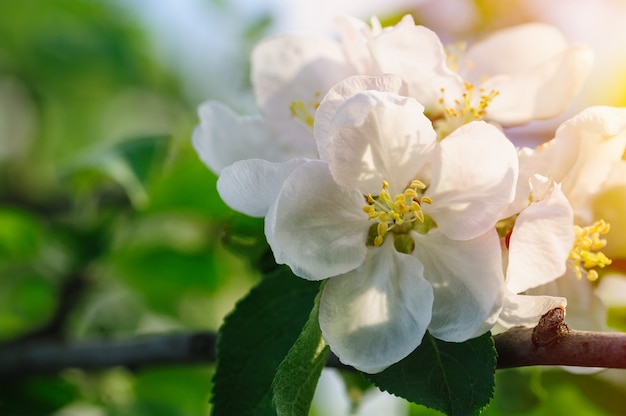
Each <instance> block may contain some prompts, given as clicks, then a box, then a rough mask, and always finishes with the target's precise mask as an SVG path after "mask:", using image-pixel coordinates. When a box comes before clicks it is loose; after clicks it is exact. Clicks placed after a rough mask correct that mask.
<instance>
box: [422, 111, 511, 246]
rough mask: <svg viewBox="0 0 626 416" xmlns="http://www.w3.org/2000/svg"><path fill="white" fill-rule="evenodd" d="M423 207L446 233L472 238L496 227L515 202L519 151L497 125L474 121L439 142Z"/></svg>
mask: <svg viewBox="0 0 626 416" xmlns="http://www.w3.org/2000/svg"><path fill="white" fill-rule="evenodd" d="M437 152H438V155H437V156H436V157H437V160H436V161H435V162H434V163H433V167H432V172H433V176H432V181H431V184H430V187H429V188H428V189H427V190H426V195H427V196H429V197H430V198H431V199H432V200H433V203H432V204H430V205H424V206H423V210H424V212H425V213H426V214H428V215H430V216H431V217H432V218H433V219H434V220H435V222H436V223H437V226H438V227H439V229H440V230H441V232H443V233H444V234H445V235H447V236H448V237H449V238H452V239H455V240H468V239H472V238H474V237H477V236H479V235H482V234H484V233H485V232H487V230H489V229H490V228H492V227H493V226H495V224H496V222H497V221H498V220H499V219H500V217H501V214H502V213H503V212H504V210H505V209H506V208H507V206H508V204H510V203H511V202H512V201H513V198H514V196H515V186H516V182H517V176H518V169H519V167H518V159H517V151H516V150H515V147H514V146H513V144H511V142H510V141H509V140H508V139H507V138H506V136H504V134H503V133H502V132H501V131H500V130H498V128H496V127H494V126H492V125H490V124H487V123H485V122H483V121H475V122H472V123H469V124H465V125H463V126H461V127H459V128H458V129H456V130H455V131H454V132H452V134H450V135H449V136H448V137H446V138H445V139H444V140H443V141H441V143H440V145H439V146H438V148H437Z"/></svg>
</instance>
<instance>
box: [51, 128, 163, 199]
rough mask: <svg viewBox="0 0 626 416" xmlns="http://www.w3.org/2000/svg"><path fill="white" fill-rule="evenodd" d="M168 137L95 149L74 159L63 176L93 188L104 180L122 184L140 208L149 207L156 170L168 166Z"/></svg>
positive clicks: (146, 138) (79, 184)
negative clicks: (150, 181)
mask: <svg viewBox="0 0 626 416" xmlns="http://www.w3.org/2000/svg"><path fill="white" fill-rule="evenodd" d="M168 142H169V137H168V136H148V137H140V138H135V139H131V140H126V141H123V142H120V143H116V144H114V145H112V146H109V147H105V148H101V147H97V148H94V149H91V151H90V152H88V153H85V154H83V155H81V156H80V157H78V158H77V159H76V160H74V161H73V162H72V163H71V164H70V165H68V166H67V167H66V168H65V170H64V171H63V172H62V174H61V176H62V177H66V178H70V179H71V180H72V181H73V182H74V184H75V185H77V186H80V187H83V188H90V187H93V186H94V184H95V183H97V182H100V181H102V178H103V177H104V178H106V179H107V180H112V181H114V182H116V183H117V184H118V185H120V186H121V187H122V188H123V189H124V191H126V194H127V195H128V198H130V200H131V202H132V203H133V205H134V206H135V207H136V208H145V207H146V206H147V204H148V192H147V185H148V182H149V180H150V178H151V175H152V173H153V171H154V170H155V169H157V168H159V169H160V168H162V166H163V165H164V163H165V157H166V153H167V152H166V150H167V145H168Z"/></svg>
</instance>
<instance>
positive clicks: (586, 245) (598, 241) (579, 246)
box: [569, 220, 611, 281]
mask: <svg viewBox="0 0 626 416" xmlns="http://www.w3.org/2000/svg"><path fill="white" fill-rule="evenodd" d="M610 228H611V227H610V225H609V224H608V223H606V222H605V221H604V220H600V221H596V222H594V223H593V224H592V225H590V226H588V227H579V226H577V225H575V226H574V233H575V237H576V238H575V240H574V246H573V247H572V251H571V252H570V254H569V260H570V261H571V267H572V269H573V270H574V273H576V277H577V278H578V279H579V280H580V279H582V277H583V276H585V277H586V278H587V279H588V280H590V281H594V280H596V279H597V278H598V272H597V271H596V270H593V268H600V269H601V268H604V267H606V266H608V265H609V264H611V259H609V258H608V257H607V256H606V255H605V254H604V253H602V252H601V251H599V250H601V249H602V248H603V247H604V246H605V245H606V240H605V239H602V238H600V236H601V235H604V234H606V233H608V232H609V230H610Z"/></svg>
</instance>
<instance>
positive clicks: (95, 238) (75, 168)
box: [0, 0, 626, 416]
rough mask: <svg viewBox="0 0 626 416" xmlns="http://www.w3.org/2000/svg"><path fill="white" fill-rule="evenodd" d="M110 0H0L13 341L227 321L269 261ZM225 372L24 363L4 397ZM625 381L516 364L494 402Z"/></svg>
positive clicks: (2, 267)
mask: <svg viewBox="0 0 626 416" xmlns="http://www.w3.org/2000/svg"><path fill="white" fill-rule="evenodd" d="M217 3H219V4H220V5H221V6H220V7H227V6H225V5H224V4H223V2H217ZM113 4H114V3H110V2H104V1H101V2H98V1H90V0H56V1H35V0H21V1H12V0H0V343H8V342H12V341H15V340H17V339H20V338H22V337H26V336H29V334H33V333H34V332H35V331H37V330H39V329H41V328H47V332H46V333H45V336H46V337H47V338H50V339H56V340H68V341H80V340H94V339H100V338H128V337H134V336H139V335H142V334H155V333H157V334H158V333H170V332H176V331H191V330H210V331H217V329H218V328H219V326H220V324H221V322H222V319H223V317H224V316H225V315H226V314H227V313H228V312H229V311H230V310H231V309H232V307H233V305H234V304H235V302H236V300H237V299H239V298H241V297H242V296H243V295H244V294H245V293H246V292H247V291H248V290H249V289H250V288H251V287H252V286H253V285H254V284H255V283H256V282H258V280H259V278H260V277H259V276H260V274H259V272H258V269H260V268H262V265H263V264H264V263H263V262H264V261H267V259H266V257H264V253H265V252H266V248H267V247H266V244H265V241H264V239H263V235H262V221H260V220H254V219H250V218H246V217H244V216H242V215H239V214H236V213H234V212H232V211H230V210H229V209H228V208H227V207H226V206H225V205H224V204H223V203H222V202H221V200H220V199H219V197H218V195H217V193H216V191H215V180H216V178H215V176H214V175H213V174H212V173H211V172H209V171H208V170H207V169H206V167H204V165H202V164H201V162H200V161H199V160H198V158H197V156H196V154H195V153H194V151H193V150H192V149H191V145H190V140H189V138H190V135H191V131H192V129H193V126H194V124H195V123H196V117H195V107H196V105H197V103H193V102H190V100H189V99H188V98H186V97H185V95H184V94H183V87H182V83H181V80H180V79H177V77H176V76H175V75H174V74H172V73H169V72H168V71H167V70H166V69H164V68H163V67H162V65H161V64H159V63H158V61H157V60H156V59H155V57H154V56H152V55H151V54H150V51H151V50H152V48H151V47H150V40H149V38H148V37H147V35H146V33H144V31H143V29H142V28H141V26H140V25H139V24H138V22H136V21H134V20H133V19H132V18H131V17H130V15H129V14H128V13H126V12H125V11H124V10H123V9H121V8H119V7H116V6H114V5H113ZM269 24H271V19H267V18H265V20H263V19H262V20H261V21H258V22H249V27H248V28H247V29H248V30H247V31H246V32H245V33H247V37H243V38H242V39H240V42H241V44H242V48H243V49H244V50H246V48H248V49H249V46H250V45H251V44H253V43H254V42H255V41H256V40H257V39H258V38H260V37H262V36H263V35H264V34H265V32H264V28H265V27H267V25H269ZM206 98H207V99H208V98H215V99H220V98H223V97H206ZM68 288H74V289H75V290H74V291H73V292H72V291H71V294H70V295H67V291H68ZM67 305H69V306H71V307H70V308H68V309H67V310H64V311H63V314H62V318H63V319H62V320H61V321H59V322H57V323H58V325H56V326H55V327H53V328H50V326H49V325H48V326H47V324H48V323H50V322H51V320H54V316H55V312H56V311H57V310H58V309H59V307H64V306H67ZM305 316H307V315H305ZM213 372H214V367H213V366H211V365H199V366H185V367H183V366H154V367H151V368H141V369H125V368H111V369H108V370H105V371H99V372H91V373H88V372H83V371H79V370H72V369H69V370H67V371H63V372H61V373H59V374H54V375H45V376H44V375H24V377H22V378H19V379H15V378H12V379H10V380H0V414H2V415H6V416H12V415H15V416H17V415H20V416H27V415H33V416H34V415H72V414H81V415H82V414H94V415H114V416H117V415H138V416H141V415H150V416H151V415H167V416H176V415H190V416H195V415H205V414H208V413H209V412H210V410H211V404H210V392H211V383H212V376H213ZM346 377H348V378H349V377H350V376H346ZM347 386H348V390H349V392H350V397H351V398H352V399H353V400H354V401H355V402H358V398H359V397H360V396H361V395H362V392H363V390H364V389H367V388H370V385H369V383H368V382H367V381H365V380H360V381H359V382H354V380H353V381H352V382H348V383H347ZM242 393H243V392H242ZM624 394H626V376H625V375H624V374H623V373H622V372H604V373H601V374H597V375H591V376H581V375H572V374H569V373H566V372H564V371H562V370H551V371H541V370H540V369H520V370H507V371H501V372H498V374H497V376H496V392H495V400H494V402H493V403H492V405H491V406H490V407H488V408H487V410H486V412H485V414H487V415H503V414H532V415H544V414H545V415H548V414H549V415H571V414H600V415H603V414H606V415H611V414H623V413H626V405H625V404H624V401H623V399H622V398H623V397H624ZM408 411H409V412H410V414H411V415H427V414H437V413H436V412H435V411H431V410H428V409H425V408H423V407H420V406H416V405H412V406H411V407H410V409H409V410H408ZM313 412H315V406H314V408H313Z"/></svg>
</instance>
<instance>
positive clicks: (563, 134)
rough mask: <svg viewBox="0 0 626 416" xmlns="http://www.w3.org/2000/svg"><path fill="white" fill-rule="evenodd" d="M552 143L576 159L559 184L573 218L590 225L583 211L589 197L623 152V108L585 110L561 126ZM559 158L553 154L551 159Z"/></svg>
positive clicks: (625, 143) (625, 130)
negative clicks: (572, 152) (571, 151)
mask: <svg viewBox="0 0 626 416" xmlns="http://www.w3.org/2000/svg"><path fill="white" fill-rule="evenodd" d="M554 141H555V142H556V141H559V142H565V143H562V144H560V145H559V146H558V147H560V148H562V147H564V146H567V145H569V146H571V147H574V148H575V151H576V159H575V161H574V163H573V164H572V165H571V167H570V168H569V170H568V171H566V175H565V176H564V177H563V178H562V179H561V182H562V187H563V192H564V193H565V194H566V195H567V197H568V198H569V200H570V202H571V204H572V206H573V207H574V210H575V211H576V215H577V216H579V217H581V218H582V219H583V221H585V222H589V223H590V222H592V221H593V218H592V214H591V212H590V211H591V210H590V209H585V208H586V207H587V206H588V204H589V202H590V196H591V195H594V194H596V193H597V192H599V190H600V188H601V187H602V186H603V183H604V182H605V181H606V180H607V179H608V178H609V177H610V176H611V174H612V169H613V168H614V164H613V163H614V162H620V161H621V160H622V155H623V154H624V151H625V149H626V108H616V107H604V106H598V107H589V108H587V109H586V110H583V111H582V112H581V113H579V114H578V115H576V116H574V117H573V118H571V119H569V120H568V121H566V122H564V123H563V124H562V125H561V126H560V127H559V129H558V130H557V132H556V136H555V139H554ZM555 150H556V149H555ZM559 157H560V156H559V155H558V154H554V153H553V159H556V160H558V158H559Z"/></svg>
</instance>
